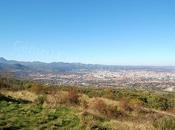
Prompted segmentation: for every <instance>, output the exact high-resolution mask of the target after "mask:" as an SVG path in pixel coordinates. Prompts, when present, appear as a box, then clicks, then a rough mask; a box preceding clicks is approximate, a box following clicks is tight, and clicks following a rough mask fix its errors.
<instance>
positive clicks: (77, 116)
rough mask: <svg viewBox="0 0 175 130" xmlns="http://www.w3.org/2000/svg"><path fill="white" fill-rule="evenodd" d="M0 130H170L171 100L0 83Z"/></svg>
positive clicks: (174, 102) (140, 93)
mask: <svg viewBox="0 0 175 130" xmlns="http://www.w3.org/2000/svg"><path fill="white" fill-rule="evenodd" d="M0 129H41V130H42V129H59V130H68V129H72V130H174V129H175V94H174V93H167V92H166V93H165V92H157V91H146V90H135V89H115V88H94V87H85V88H82V87H69V86H59V87H58V86H44V85H41V84H36V83H31V82H28V81H20V80H17V79H11V78H6V77H1V78H0Z"/></svg>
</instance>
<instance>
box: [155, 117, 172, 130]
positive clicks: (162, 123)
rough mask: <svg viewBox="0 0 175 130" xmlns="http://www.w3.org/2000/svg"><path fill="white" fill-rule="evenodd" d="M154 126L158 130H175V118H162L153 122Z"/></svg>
mask: <svg viewBox="0 0 175 130" xmlns="http://www.w3.org/2000/svg"><path fill="white" fill-rule="evenodd" d="M153 126H154V127H155V128H157V129H158V130H175V118H173V117H162V118H160V119H157V120H155V121H154V122H153Z"/></svg>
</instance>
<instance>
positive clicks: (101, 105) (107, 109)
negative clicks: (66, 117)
mask: <svg viewBox="0 0 175 130" xmlns="http://www.w3.org/2000/svg"><path fill="white" fill-rule="evenodd" d="M90 108H91V109H93V110H95V111H98V112H99V113H100V114H102V115H103V116H107V117H108V118H117V117H119V116H122V113H121V112H120V111H119V110H118V108H117V106H115V105H109V104H106V103H105V102H104V101H103V100H102V99H96V100H95V101H94V102H92V103H91V104H90Z"/></svg>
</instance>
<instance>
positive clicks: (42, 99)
mask: <svg viewBox="0 0 175 130" xmlns="http://www.w3.org/2000/svg"><path fill="white" fill-rule="evenodd" d="M45 99H46V97H45V96H43V95H41V96H38V98H37V99H36V100H35V102H36V104H43V103H44V102H45Z"/></svg>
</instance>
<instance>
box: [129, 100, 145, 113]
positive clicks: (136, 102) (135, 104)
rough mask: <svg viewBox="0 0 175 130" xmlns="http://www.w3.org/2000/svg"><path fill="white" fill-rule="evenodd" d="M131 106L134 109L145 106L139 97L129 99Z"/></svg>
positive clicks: (138, 109) (137, 109)
mask: <svg viewBox="0 0 175 130" xmlns="http://www.w3.org/2000/svg"><path fill="white" fill-rule="evenodd" d="M129 107H130V108H132V109H133V110H136V111H140V110H141V108H142V107H143V102H142V101H141V100H139V99H131V100H130V101H129Z"/></svg>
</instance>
